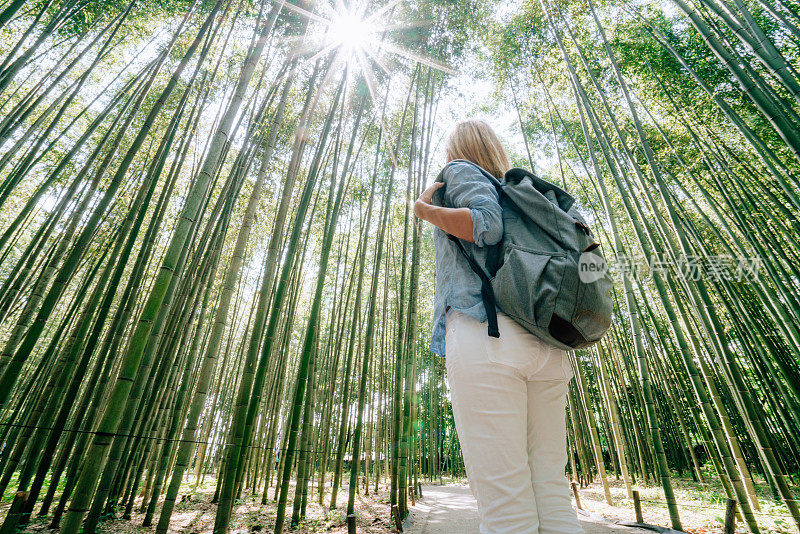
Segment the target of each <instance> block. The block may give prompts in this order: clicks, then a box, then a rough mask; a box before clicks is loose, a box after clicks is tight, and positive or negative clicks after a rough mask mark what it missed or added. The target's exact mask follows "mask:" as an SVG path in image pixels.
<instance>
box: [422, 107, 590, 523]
mask: <svg viewBox="0 0 800 534" xmlns="http://www.w3.org/2000/svg"><path fill="white" fill-rule="evenodd" d="M446 150H447V161H448V164H447V166H446V167H445V169H444V171H443V178H444V182H436V183H434V184H433V185H432V186H431V187H429V188H428V189H427V190H426V191H425V192H424V193H422V195H420V197H419V198H418V199H417V201H416V202H415V204H414V213H415V214H416V215H417V217H419V218H420V219H423V220H426V221H428V222H430V223H432V224H433V225H434V226H435V227H436V228H435V229H434V244H435V246H436V298H435V303H434V310H433V325H434V327H433V337H432V340H431V350H432V351H433V352H435V353H437V354H440V355H443V356H444V355H446V364H445V365H446V368H447V380H448V383H449V385H450V394H451V401H452V405H453V415H454V416H455V422H456V429H457V430H458V437H459V440H460V442H461V449H462V451H463V456H464V464H465V466H466V468H467V477H468V479H469V484H470V488H471V489H472V493H473V495H475V498H476V500H477V501H478V514H479V516H480V519H481V527H480V529H481V532H482V533H491V534H500V533H514V534H536V533H539V534H550V533H558V534H574V533H579V532H583V530H582V528H581V527H580V524H579V523H578V520H577V516H576V514H575V511H574V510H573V509H572V506H571V502H570V492H569V486H568V483H567V481H566V480H565V477H564V466H565V465H566V462H567V455H566V449H567V444H566V421H565V416H564V406H565V402H566V394H567V387H568V383H569V380H570V379H571V378H572V376H573V374H572V369H571V367H570V363H569V358H568V356H567V353H566V351H563V350H559V349H555V348H552V347H550V346H548V345H545V344H544V343H543V342H541V341H540V340H539V339H538V338H536V337H535V336H534V335H532V334H531V333H529V332H528V331H527V330H525V329H524V328H522V327H521V326H520V325H519V324H517V323H516V322H514V320H512V319H511V318H510V317H508V316H507V315H505V314H503V313H502V312H500V311H499V310H498V312H497V316H498V325H499V328H500V337H499V338H494V337H489V336H488V333H487V327H486V321H487V317H486V310H485V308H484V305H483V301H482V300H481V293H480V287H481V284H480V279H479V278H478V276H477V275H476V274H475V273H473V271H472V270H471V269H470V267H469V264H468V263H467V261H466V259H464V258H463V256H460V255H459V251H458V249H457V247H456V245H455V244H454V243H452V242H451V241H450V240H449V239H448V237H447V234H451V235H454V236H456V237H458V238H459V239H460V240H461V241H462V244H464V246H465V248H466V249H467V251H468V252H470V253H471V254H472V256H473V257H474V258H475V259H476V261H477V262H478V263H479V264H481V265H486V258H487V250H488V247H490V246H492V245H495V244H497V243H498V242H499V241H500V240H501V238H502V236H503V215H502V210H501V208H500V203H499V201H500V198H499V194H498V192H497V190H496V189H495V187H494V186H493V185H492V184H491V183H490V181H489V180H488V179H487V178H486V177H485V176H484V175H483V174H482V173H481V172H480V170H478V169H477V168H476V167H475V166H474V165H472V164H471V163H467V162H466V161H469V162H472V163H475V164H477V165H479V166H480V167H482V168H483V169H485V170H486V171H488V172H489V173H490V174H492V175H493V176H495V177H496V178H498V179H499V180H502V178H503V175H504V174H505V171H507V170H508V168H509V166H510V165H509V162H508V157H507V156H506V153H505V151H504V150H503V147H502V145H501V144H500V140H499V139H498V138H497V135H496V134H495V133H494V131H493V130H492V129H491V127H490V126H489V125H488V124H486V123H485V122H483V121H478V120H470V121H465V122H461V123H459V124H458V125H456V127H455V129H454V130H453V132H452V133H451V134H450V137H449V138H448V141H447V146H446ZM453 160H466V161H453ZM441 187H444V194H443V198H444V206H447V207H444V206H439V205H435V203H434V202H433V197H434V193H436V192H437V190H439V189H440V188H441ZM441 193H442V192H441V191H440V192H439V193H438V194H437V196H438V197H441V196H442V195H441Z"/></svg>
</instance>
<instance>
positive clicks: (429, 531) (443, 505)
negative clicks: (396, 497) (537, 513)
mask: <svg viewBox="0 0 800 534" xmlns="http://www.w3.org/2000/svg"><path fill="white" fill-rule="evenodd" d="M422 495H423V498H422V499H420V500H419V501H417V504H416V506H413V507H412V508H411V515H410V516H409V518H408V520H407V521H406V528H405V529H404V532H405V533H406V534H478V532H479V531H478V508H477V504H476V503H475V499H474V498H473V497H472V493H470V491H469V487H468V486H464V485H448V486H423V487H422ZM580 519H581V524H582V525H583V529H584V532H585V533H586V534H646V533H649V534H652V532H651V531H648V530H641V529H637V528H629V527H623V526H620V525H614V524H611V523H605V522H596V521H593V520H592V519H589V518H586V517H581V518H580Z"/></svg>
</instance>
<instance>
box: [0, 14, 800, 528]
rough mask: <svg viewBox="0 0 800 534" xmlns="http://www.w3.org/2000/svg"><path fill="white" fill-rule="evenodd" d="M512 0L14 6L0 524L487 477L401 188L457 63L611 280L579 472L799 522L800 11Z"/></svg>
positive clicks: (428, 142)
mask: <svg viewBox="0 0 800 534" xmlns="http://www.w3.org/2000/svg"><path fill="white" fill-rule="evenodd" d="M497 4H500V3H499V2H498V3H497ZM497 4H495V3H490V2H479V1H477V0H469V1H456V0H444V1H437V2H433V1H427V0H416V1H411V0H410V1H408V2H405V1H400V2H364V3H359V2H344V3H340V2H334V3H331V4H328V3H327V2H307V1H300V0H295V1H288V0H287V1H278V0H269V1H267V0H233V1H222V0H202V1H201V0H165V1H163V2H144V1H140V0H114V1H109V2H92V1H88V0H37V1H34V2H22V1H20V0H5V1H0V496H2V503H0V534H11V533H14V532H19V531H22V530H24V529H25V528H27V527H29V526H32V525H33V524H46V525H48V526H49V527H50V528H52V529H59V531H60V532H62V533H65V534H71V533H78V532H85V533H93V532H98V531H101V530H102V529H103V528H104V523H105V522H106V521H108V520H109V518H112V517H114V518H119V517H121V518H123V519H128V520H131V521H134V520H136V521H137V522H140V524H143V526H145V527H148V528H150V529H151V530H154V531H155V532H158V533H167V532H170V531H174V529H175V528H176V527H175V515H177V513H178V511H179V510H181V508H182V506H183V505H182V501H184V500H186V499H191V498H192V495H194V494H195V492H197V491H198V488H200V487H204V486H205V485H210V487H212V488H213V490H212V491H211V492H210V493H209V494H208V495H207V497H208V499H209V500H210V501H211V503H213V505H214V506H213V510H214V512H213V513H214V514H215V515H214V521H213V531H214V532H215V533H225V532H228V531H229V530H230V529H231V528H232V524H233V523H234V522H235V519H236V513H237V507H238V506H239V505H240V504H241V503H243V502H249V503H254V504H255V505H260V506H263V507H271V508H269V509H270V510H273V512H271V513H273V514H274V517H272V519H271V520H272V521H274V523H272V524H270V526H269V529H272V530H274V531H275V532H284V531H285V529H293V528H295V527H297V526H299V525H301V524H303V523H304V522H305V521H306V520H307V517H308V516H309V515H310V513H309V509H310V508H311V507H319V508H322V509H325V510H341V511H342V513H343V515H342V517H343V522H345V523H346V524H347V527H348V529H349V531H350V532H353V531H355V530H357V529H358V528H361V525H364V524H366V523H367V522H369V521H371V518H369V517H362V516H361V515H360V513H359V511H358V507H357V503H358V502H360V500H361V499H363V498H365V497H367V496H369V495H370V494H377V493H379V492H386V493H388V505H389V509H390V510H391V512H390V517H385V518H383V519H384V520H385V522H386V524H392V525H394V524H396V523H395V522H397V523H399V522H401V521H402V520H403V519H404V518H405V517H406V516H407V515H408V513H409V508H410V507H411V506H412V502H411V501H412V499H415V498H417V497H419V496H420V492H421V484H422V483H443V482H446V481H450V480H454V479H456V480H463V477H464V476H465V469H464V465H463V462H462V459H461V453H460V448H459V443H458V437H457V434H456V429H455V424H454V420H453V416H452V413H451V410H450V405H449V394H448V387H447V382H446V376H445V368H444V362H443V360H441V359H440V358H439V357H437V356H436V355H433V354H431V353H430V351H429V350H428V348H427V347H428V338H429V332H430V314H431V307H432V294H433V291H434V282H433V280H434V266H433V245H432V240H431V237H430V228H429V227H427V226H424V225H422V224H421V221H419V220H418V219H416V218H415V217H414V216H413V213H412V211H411V209H410V207H409V201H411V200H413V199H415V198H416V197H417V196H418V195H419V193H420V192H421V191H422V190H423V189H424V188H425V186H426V185H427V184H429V183H430V182H431V180H432V178H433V177H434V176H435V175H436V173H437V172H438V169H439V167H440V166H441V165H442V164H443V162H444V160H443V154H442V148H441V141H440V140H441V138H442V136H443V135H444V134H445V133H446V132H447V130H448V129H449V127H450V126H451V125H452V122H453V121H454V120H457V118H456V117H454V116H451V115H453V106H452V105H451V104H452V102H453V101H455V100H454V99H457V98H458V94H459V90H460V88H459V86H458V84H459V83H463V79H464V74H465V73H466V74H468V75H470V76H476V77H481V78H482V81H483V82H484V83H488V84H489V85H490V86H491V87H492V91H491V94H490V95H489V96H487V97H486V98H487V101H486V102H480V103H474V104H475V111H476V112H479V111H480V110H483V111H484V112H486V110H487V109H489V113H490V114H492V113H493V114H495V116H502V117H511V118H513V124H514V128H515V130H514V133H513V135H514V139H507V141H508V143H509V146H508V148H509V151H510V154H511V156H512V159H513V161H514V164H515V165H517V166H525V167H529V168H530V167H535V169H536V171H537V172H539V173H541V174H542V175H543V176H544V177H545V178H547V179H549V180H551V181H553V182H556V183H559V184H562V185H564V186H565V187H566V188H567V190H569V191H570V192H572V193H574V194H575V195H576V197H578V198H579V201H580V203H581V209H582V211H583V213H584V214H585V216H586V218H587V220H589V221H591V223H592V227H593V228H594V229H595V232H596V233H597V234H598V238H599V240H600V242H601V246H602V247H603V249H604V251H605V254H606V256H607V257H608V258H609V260H610V266H611V268H612V270H613V271H614V274H615V280H616V282H615V289H614V299H615V313H614V321H613V324H612V329H611V331H610V332H609V334H608V335H607V336H606V337H605V338H604V339H603V341H602V342H601V343H600V344H598V345H596V346H594V347H592V348H590V349H587V350H583V351H577V352H574V353H573V354H572V355H571V360H572V364H573V367H574V369H575V375H576V378H575V380H574V381H573V382H572V385H571V387H570V392H569V396H568V405H567V408H566V410H565V413H564V414H563V415H564V417H566V418H567V422H568V425H567V427H568V437H569V439H568V448H569V451H568V452H569V455H568V457H569V463H568V465H567V466H566V473H567V474H568V475H569V476H570V477H571V478H572V479H573V480H575V481H576V482H577V483H579V484H580V485H582V486H583V485H588V484H590V483H594V482H597V483H598V484H599V486H600V487H601V491H602V493H603V496H604V499H605V500H606V501H607V502H608V503H609V504H611V503H612V501H613V500H614V496H613V495H612V491H611V489H612V488H611V487H612V485H613V484H614V483H615V482H616V481H621V483H622V485H623V486H624V488H625V494H626V495H627V496H628V497H630V496H631V495H632V492H633V490H634V489H636V488H639V487H643V486H659V487H660V488H661V490H660V492H659V495H660V496H661V502H662V504H663V506H665V507H666V510H667V511H668V514H669V517H670V520H671V526H672V528H674V529H676V530H681V529H682V526H683V525H682V521H681V514H682V513H683V512H684V511H685V510H686V508H685V507H684V506H683V503H682V502H681V500H680V498H679V497H677V496H676V490H675V484H676V481H677V480H679V479H681V480H682V479H684V478H686V477H689V478H691V479H692V480H695V481H697V482H698V483H699V484H701V485H708V486H714V487H719V488H721V490H720V491H722V493H723V494H724V495H725V496H726V497H728V498H731V499H735V500H736V502H737V510H738V514H739V518H740V521H741V524H743V525H745V526H746V528H747V529H748V530H749V531H751V532H766V531H767V530H765V526H764V518H765V514H764V513H763V510H762V508H763V506H764V503H765V499H766V500H768V501H771V502H772V503H775V506H776V507H780V509H781V510H782V511H783V512H782V513H783V514H784V517H785V518H786V521H787V523H786V524H787V525H788V526H787V528H795V529H800V506H799V505H798V501H797V499H798V496H800V489H798V484H800V283H799V282H798V281H799V280H800V262H798V261H797V257H798V253H800V245H798V240H797V239H796V236H797V235H798V233H800V218H799V217H798V215H799V214H800V8H798V6H797V5H796V4H793V3H790V2H785V1H783V0H665V1H664V2H645V1H640V0H625V1H623V2H606V1H603V2H601V1H600V0H525V1H523V2H519V3H514V5H513V8H509V7H507V6H505V7H503V6H499V5H497ZM343 10H344V11H343ZM353 19H360V20H365V21H367V22H368V23H369V24H370V25H371V26H370V27H368V28H366V26H365V28H366V29H365V30H364V31H363V32H356V33H359V35H358V36H356V37H353V35H348V34H347V32H343V31H342V29H341V28H339V27H338V26H337V25H338V24H341V23H343V21H350V22H352V20H353ZM365 24H366V23H365ZM351 33H353V32H351ZM361 33H363V35H362V34H361ZM358 39H360V40H358ZM476 63H480V64H481V67H480V68H477V67H476ZM462 118H463V117H462ZM758 487H766V488H767V491H766V494H763V492H762V494H759V492H758V491H757V490H758ZM201 495H206V494H201ZM203 498H205V497H203Z"/></svg>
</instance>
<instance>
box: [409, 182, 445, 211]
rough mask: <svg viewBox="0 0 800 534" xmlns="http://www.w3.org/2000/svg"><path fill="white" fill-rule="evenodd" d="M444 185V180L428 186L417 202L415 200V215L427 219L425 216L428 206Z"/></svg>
mask: <svg viewBox="0 0 800 534" xmlns="http://www.w3.org/2000/svg"><path fill="white" fill-rule="evenodd" d="M442 186H444V182H433V184H431V186H430V187H428V188H427V189H426V190H425V191H423V192H422V194H421V195H420V196H419V198H418V199H417V201H416V202H414V215H416V216H417V217H419V218H420V219H424V220H427V218H426V217H425V215H426V212H427V208H429V207H431V206H432V204H431V202H432V201H433V194H434V193H435V192H436V191H437V190H438V189H441V188H442Z"/></svg>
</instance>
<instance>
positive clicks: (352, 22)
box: [326, 12, 375, 53]
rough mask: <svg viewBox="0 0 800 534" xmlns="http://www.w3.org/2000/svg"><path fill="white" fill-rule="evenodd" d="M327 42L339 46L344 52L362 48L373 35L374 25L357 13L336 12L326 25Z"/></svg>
mask: <svg viewBox="0 0 800 534" xmlns="http://www.w3.org/2000/svg"><path fill="white" fill-rule="evenodd" d="M328 32H329V35H328V38H327V39H326V40H327V41H328V43H329V44H331V45H333V46H334V47H337V46H341V47H342V49H343V51H345V52H350V53H353V52H357V51H361V50H364V49H365V48H366V47H367V46H368V45H369V43H370V42H371V41H372V40H374V37H375V25H374V24H372V23H371V21H369V20H367V19H363V18H361V17H360V16H359V15H358V13H353V12H343V13H337V14H336V16H335V17H333V19H332V20H331V22H330V25H329V26H328Z"/></svg>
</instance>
